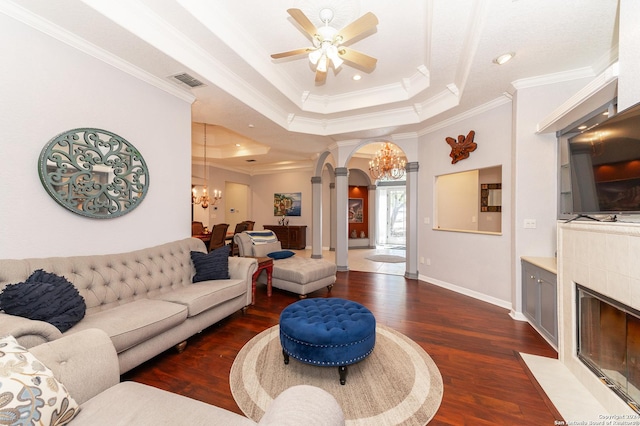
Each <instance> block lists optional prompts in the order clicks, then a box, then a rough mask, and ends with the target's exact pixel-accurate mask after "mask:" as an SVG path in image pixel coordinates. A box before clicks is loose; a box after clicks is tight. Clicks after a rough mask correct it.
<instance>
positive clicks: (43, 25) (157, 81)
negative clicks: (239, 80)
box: [0, 1, 196, 104]
mask: <svg viewBox="0 0 640 426" xmlns="http://www.w3.org/2000/svg"><path fill="white" fill-rule="evenodd" d="M0 12H1V13H4V14H5V15H7V16H9V17H11V18H13V19H15V20H17V21H20V22H22V23H23V24H26V25H28V26H30V27H31V28H33V29H35V30H37V31H40V32H42V33H43V34H46V35H48V36H50V37H53V38H54V39H56V40H58V41H61V42H63V43H65V44H67V45H69V46H71V47H73V48H75V49H77V50H79V51H81V52H83V53H86V54H87V55H90V56H92V57H94V58H96V59H98V60H100V61H102V62H104V63H106V64H109V65H111V66H113V67H114V68H116V69H119V70H120V71H123V72H125V73H127V74H129V75H131V76H133V77H135V78H137V79H139V80H142V81H144V82H146V83H148V84H150V85H152V86H154V87H156V88H158V89H160V90H162V91H164V92H166V93H169V94H171V95H173V96H175V97H177V98H179V99H181V100H183V101H185V102H188V103H190V104H191V103H193V102H194V101H195V100H196V97H195V96H194V95H193V94H191V93H189V92H186V91H185V90H184V89H182V88H180V87H179V86H177V85H176V84H174V83H172V82H170V81H168V80H164V79H162V78H159V77H156V76H154V75H152V74H150V73H148V72H146V71H143V70H142V69H140V68H138V67H137V66H135V65H133V64H131V63H129V62H127V61H124V60H123V59H121V58H119V57H117V56H115V55H113V54H112V53H110V52H108V51H106V50H104V49H102V48H100V47H98V46H96V45H95V44H93V43H90V42H88V41H87V40H85V39H83V38H81V37H78V36H76V35H75V34H72V33H71V32H69V31H67V30H65V29H64V28H61V27H59V26H58V25H55V24H53V23H52V22H50V21H48V20H46V19H44V18H42V17H40V16H38V15H36V14H34V13H32V12H30V11H28V10H26V9H24V8H23V7H21V6H19V5H17V4H15V3H13V2H11V1H3V2H0Z"/></svg>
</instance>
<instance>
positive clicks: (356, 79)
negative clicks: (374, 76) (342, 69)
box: [351, 74, 362, 81]
mask: <svg viewBox="0 0 640 426" xmlns="http://www.w3.org/2000/svg"><path fill="white" fill-rule="evenodd" d="M351 78H352V79H353V80H354V81H358V80H360V79H361V78H362V76H361V75H360V74H356V75H354V76H353V77H351Z"/></svg>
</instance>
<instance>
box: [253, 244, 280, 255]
mask: <svg viewBox="0 0 640 426" xmlns="http://www.w3.org/2000/svg"><path fill="white" fill-rule="evenodd" d="M252 247H253V256H255V257H265V256H266V255H267V254H269V253H273V252H275V251H280V250H282V246H281V245H280V241H276V242H275V243H265V244H257V245H255V246H252Z"/></svg>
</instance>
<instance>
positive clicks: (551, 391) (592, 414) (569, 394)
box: [520, 353, 622, 425]
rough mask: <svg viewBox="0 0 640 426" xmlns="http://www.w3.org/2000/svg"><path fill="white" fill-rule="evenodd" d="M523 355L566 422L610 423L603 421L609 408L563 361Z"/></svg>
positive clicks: (580, 423)
mask: <svg viewBox="0 0 640 426" xmlns="http://www.w3.org/2000/svg"><path fill="white" fill-rule="evenodd" d="M520 355H522V359H524V362H525V363H526V364H527V367H529V370H531V373H532V374H533V375H534V377H535V378H536V380H537V381H538V383H539V384H540V386H541V387H542V389H543V390H544V392H545V393H546V394H547V396H548V397H549V399H550V400H551V402H553V405H555V407H556V408H557V409H558V411H559V412H560V414H562V417H563V418H564V419H565V421H566V424H575V425H582V424H584V425H598V424H607V423H606V422H604V423H601V422H602V420H603V418H602V416H603V415H606V414H608V412H607V410H606V409H605V408H604V407H603V406H602V405H601V404H600V403H599V402H598V400H597V399H596V398H595V397H594V396H593V395H592V394H591V392H589V390H588V389H587V388H586V387H584V385H583V384H582V383H580V381H579V380H578V379H577V378H576V377H575V376H574V375H573V374H572V373H571V371H569V369H568V368H567V367H566V366H565V365H564V364H562V362H560V361H558V360H557V359H553V358H546V357H541V356H536V355H529V354H525V353H521V354H520ZM608 424H616V423H608ZM620 424H622V423H620Z"/></svg>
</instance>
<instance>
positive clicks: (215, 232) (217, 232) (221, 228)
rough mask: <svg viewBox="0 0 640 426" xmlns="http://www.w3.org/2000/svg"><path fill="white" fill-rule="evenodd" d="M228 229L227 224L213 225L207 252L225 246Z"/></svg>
mask: <svg viewBox="0 0 640 426" xmlns="http://www.w3.org/2000/svg"><path fill="white" fill-rule="evenodd" d="M228 228H229V224H228V223H218V224H216V225H213V229H212V230H211V240H210V241H209V252H211V251H212V250H215V249H217V248H220V247H222V246H224V245H225V239H226V238H227V229H228Z"/></svg>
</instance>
